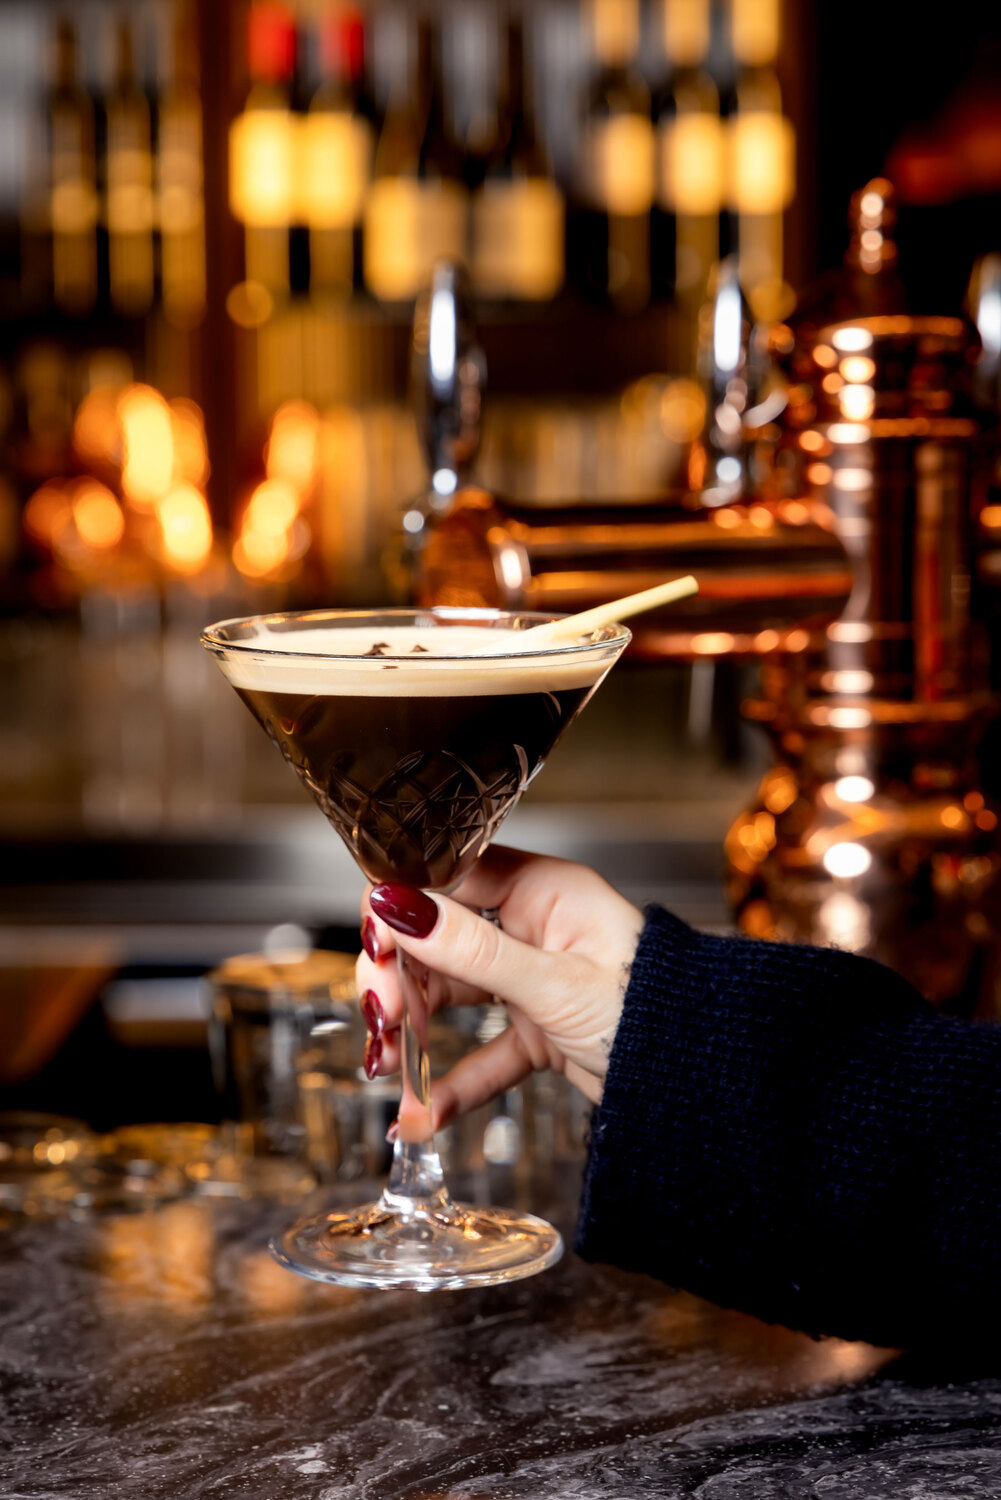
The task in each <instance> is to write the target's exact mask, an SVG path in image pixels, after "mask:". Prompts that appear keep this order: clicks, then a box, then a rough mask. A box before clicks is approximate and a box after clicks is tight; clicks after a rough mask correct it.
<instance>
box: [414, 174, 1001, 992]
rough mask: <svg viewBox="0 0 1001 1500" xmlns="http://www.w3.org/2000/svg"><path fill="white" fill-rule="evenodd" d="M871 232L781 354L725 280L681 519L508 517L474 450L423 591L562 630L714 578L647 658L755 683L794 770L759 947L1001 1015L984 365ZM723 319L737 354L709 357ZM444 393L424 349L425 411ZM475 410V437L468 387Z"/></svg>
mask: <svg viewBox="0 0 1001 1500" xmlns="http://www.w3.org/2000/svg"><path fill="white" fill-rule="evenodd" d="M851 218H852V240H851V245H850V248H849V251H848V254H847V256H846V264H845V268H844V270H843V272H842V273H841V274H840V275H839V276H838V277H837V278H835V279H834V280H833V281H832V282H829V284H828V285H827V286H826V287H822V288H821V290H820V292H819V294H818V295H815V296H814V297H813V299H812V300H811V301H810V302H808V303H805V304H803V305H801V308H800V310H799V312H798V313H797V315H796V316H795V317H794V318H793V319H790V321H789V322H788V323H787V324H783V325H780V326H777V327H773V328H771V329H768V330H765V331H764V334H763V333H762V330H755V331H754V332H753V334H752V332H751V330H750V328H749V326H748V324H747V319H746V309H745V308H744V305H743V302H742V299H741V298H740V295H739V287H736V284H735V280H734V278H733V273H732V271H730V270H729V268H728V267H727V266H726V265H725V264H724V266H723V267H722V268H721V270H720V276H719V280H718V283H717V288H716V295H715V298H714V301H713V303H712V304H711V305H710V307H709V308H708V309H707V310H706V313H705V319H706V336H705V337H704V339H703V344H702V348H703V367H702V376H703V381H704V384H705V387H706V390H707V393H708V396H709V409H708V416H707V423H706V431H705V433H704V435H703V439H702V440H701V442H700V443H698V444H696V445H695V447H694V449H693V452H692V454H691V457H690V463H689V473H690V478H691V480H692V481H693V483H692V485H691V486H690V488H689V489H688V490H687V491H686V492H685V493H683V494H679V495H678V496H677V497H676V498H675V499H673V500H672V501H671V503H669V504H664V505H655V506H640V505H629V504H623V505H621V506H615V507H605V508H594V507H590V506H579V505H577V506H575V505H572V504H571V505H568V506H566V507H553V506H547V507H545V508H544V509H541V508H538V507H530V506H524V505H517V504H513V503H510V502H506V501H501V500H499V499H497V498H496V497H494V496H492V495H489V494H488V493H486V492H485V491H484V490H482V489H480V488H478V487H476V486H475V484H473V483H472V482H471V481H470V478H469V473H468V465H469V464H470V463H471V461H472V454H473V453H474V452H475V443H473V444H472V447H470V443H469V431H468V426H467V427H466V428H464V430H463V442H462V444H461V446H462V450H463V456H464V467H462V468H460V467H459V466H458V465H457V464H455V463H454V462H452V461H450V460H449V459H448V457H447V455H446V456H444V457H443V454H442V452H441V451H431V450H430V448H429V459H430V462H431V472H432V473H433V474H434V473H438V472H439V471H440V470H441V469H442V467H443V466H446V467H448V466H451V468H452V470H453V472H455V484H454V486H453V487H452V489H451V493H450V494H449V496H448V497H447V499H445V498H444V497H441V496H439V497H437V499H435V498H432V501H431V503H430V504H429V505H428V506H427V507H426V510H425V511H424V514H425V515H426V516H427V518H428V523H429V524H427V525H426V526H425V527H423V528H422V529H421V534H420V536H419V538H418V543H417V545H416V546H415V549H414V561H415V568H414V592H415V593H416V596H417V598H418V599H419V600H420V601H422V602H428V603H430V602H433V603H454V604H458V603H463V604H475V603H479V604H483V605H500V606H503V607H505V608H517V607H526V608H536V609H553V610H562V609H576V608H581V607H583V606H584V605H585V604H586V603H593V602H597V601H598V600H599V599H607V598H609V597H615V595H616V594H620V593H625V592H628V591H630V590H631V589H634V588H636V589H638V588H642V587H644V586H645V584H646V583H648V582H649V583H652V582H654V581H656V580H657V579H659V578H662V577H664V576H665V575H668V574H670V573H671V572H674V571H692V572H695V573H696V574H697V576H698V577H699V579H700V584H701V592H700V595H699V597H698V599H697V600H693V601H686V604H685V605H683V606H681V611H683V613H682V612H679V611H677V610H675V611H672V612H671V613H670V615H665V616H664V617H663V618H662V619H657V618H656V617H654V618H653V619H651V620H647V621H645V622H643V624H642V628H641V629H640V630H639V631H638V632H637V640H636V648H637V650H638V651H639V652H640V653H641V654H644V655H648V656H651V657H658V658H661V659H664V658H668V659H675V660H694V659H696V658H698V657H699V656H704V654H706V653H708V654H713V655H717V656H719V655H743V656H753V657H757V658H759V659H760V662H761V692H760V694H759V696H758V697H757V698H755V699H754V700H753V701H752V702H751V703H749V704H747V705H746V712H747V713H748V715H749V716H750V717H751V718H752V719H754V720H755V721H757V722H758V723H760V724H761V725H762V726H763V728H764V729H765V730H766V731H767V733H768V735H769V736H770V738H771V742H772V746H773V750H774V753H775V757H776V758H775V764H774V765H773V766H772V768H771V769H770V770H769V771H768V772H767V773H766V775H765V777H764V779H763V781H762V783H761V785H760V787H759V789H758V793H757V796H756V799H755V801H754V803H753V805H752V806H751V807H750V808H749V809H748V810H747V812H745V813H744V814H742V815H741V816H740V817H739V818H738V819H737V821H736V823H735V824H734V825H733V827H732V828H731V830H730V832H729V834H728V836H727V839H726V856H727V864H728V869H729V880H728V889H729V896H730V899H731V901H732V904H733V907H734V910H735V912H736V915H737V920H738V922H739V925H740V927H741V928H742V930H743V931H745V932H747V933H749V934H753V935H756V936H762V937H771V938H779V939H784V940H790V941H797V942H815V943H821V944H835V945H837V946H840V947H845V948H850V949H853V950H855V951H858V952H863V953H867V954H870V955H871V956H874V957H876V958H879V959H881V960H882V961H884V962H886V963H888V964H889V965H890V966H891V967H893V968H894V969H896V970H897V971H898V972H900V973H901V974H903V975H905V977H907V978H908V979H910V980H911V981H912V983H914V984H915V985H916V986H917V988H918V989H919V990H921V991H922V992H923V993H924V994H925V995H926V996H927V997H928V998H929V999H931V1000H933V1001H935V1002H937V1003H948V1004H949V1005H951V1006H953V1007H955V1008H957V1009H959V1010H961V1011H963V1012H964V1013H967V1014H991V1013H993V1011H994V1009H995V998H994V990H995V984H996V980H997V968H998V954H999V944H998V939H997V938H996V936H995V931H996V930H997V929H996V926H995V924H994V922H993V921H992V920H991V919H990V917H989V915H988V909H989V903H990V901H991V899H992V897H993V894H994V889H993V888H994V886H995V883H996V880H997V874H998V870H999V867H1001V857H999V854H998V852H997V844H998V839H997V833H996V830H997V815H996V813H995V811H994V809H993V808H992V807H991V805H990V803H989V800H988V797H987V796H986V794H985V792H984V790H983V788H982V787H981V785H980V777H979V770H978V765H977V759H976V752H977V747H978V742H979V740H980V739H981V737H982V735H983V731H984V729H985V727H986V725H987V723H988V721H989V719H990V717H991V716H992V714H993V713H994V712H995V708H996V704H995V699H994V697H993V695H992V692H991V689H990V674H989V667H988V657H987V639H986V631H985V630H984V628H983V626H982V624H981V623H980V621H979V620H978V617H977V611H976V609H975V602H974V601H975V573H976V567H975V563H976V556H975V552H976V549H975V535H976V525H977V521H978V518H979V516H980V513H981V511H982V509H983V507H984V504H985V500H986V496H987V486H988V480H989V471H990V464H989V462H988V461H987V455H988V449H987V443H986V439H985V435H984V434H985V429H986V421H985V417H984V415H983V414H982V413H981V412H980V411H978V409H977V407H976V405H975V403H974V400H973V394H972V388H973V385H974V380H975V375H976V369H977V365H976V362H977V359H978V356H979V353H980V344H979V341H978V339H977V335H976V332H975V330H974V328H973V327H972V325H971V324H970V323H968V322H967V321H966V320H965V319H963V318H960V317H924V316H915V315H912V314H909V313H907V312H906V311H905V310H904V303H903V296H902V292H901V288H900V284H899V282H898V280H897V276H896V246H895V244H894V242H893V238H892V227H893V222H894V218H895V214H894V208H893V192H892V188H891V186H890V184H889V183H888V182H886V181H884V180H882V179H877V180H875V181H874V182H872V183H870V184H868V185H867V187H866V188H864V189H863V190H862V191H861V192H860V193H858V194H856V195H855V198H854V199H853V202H852V209H851ZM436 274H437V276H438V277H439V281H438V283H437V289H438V291H439V294H440V293H441V289H442V286H443V285H445V286H447V287H448V288H449V289H450V294H452V295H456V296H458V297H459V298H460V301H461V282H460V281H458V280H456V279H455V272H454V268H439V271H438V273H436ZM441 278H444V281H442V280H441ZM435 290H436V285H435V283H434V282H433V283H432V287H431V290H430V292H429V294H428V298H427V299H425V302H424V304H423V307H424V312H425V317H426V314H427V312H428V309H429V308H430V307H431V306H432V303H433V297H434V294H435ZM721 318H723V319H726V318H729V319H730V321H731V325H733V326H731V327H730V328H729V334H730V337H729V338H720V337H716V338H714V337H713V332H714V327H715V332H716V333H717V334H718V333H719V320H720V319H721ZM738 324H739V339H737V337H736V334H737V332H738V329H737V326H736V325H738ZM420 326H421V319H420V316H419V317H418V328H420ZM454 326H455V327H456V328H457V329H458V328H460V327H462V328H465V329H466V330H467V331H468V329H469V328H470V327H471V323H470V320H469V319H468V318H461V317H459V318H456V319H455V320H454ZM425 328H426V323H425ZM738 346H739V351H740V352H739V355H738V353H737V352H736V350H737V349H738ZM424 347H425V348H426V341H425V344H424ZM725 349H730V350H732V351H735V352H733V353H731V355H730V363H731V365H732V368H730V369H727V368H720V358H719V351H720V350H725ZM714 351H715V352H714ZM762 355H766V356H767V361H768V365H769V368H770V371H771V376H770V379H769V381H767V382H766V383H765V386H764V387H762V383H761V370H762V363H761V360H762ZM724 363H725V361H724ZM455 365H456V370H458V369H459V368H460V367H462V368H463V369H464V370H465V374H466V376H467V377H469V376H470V373H471V372H472V371H474V370H475V371H477V372H478V373H477V375H476V380H475V382H474V383H475V384H476V385H477V391H478V389H479V382H480V380H481V379H482V361H481V360H480V361H477V359H475V358H472V359H470V358H469V350H468V349H467V350H465V351H462V350H460V349H457V350H456V360H455ZM426 368H427V362H426V360H424V361H422V356H421V344H420V340H418V344H417V347H416V361H415V377H416V384H417V388H418V399H419V406H422V409H423V410H425V411H426V410H428V402H427V400H426V399H424V400H423V402H422V400H421V396H420V392H421V387H422V383H423V382H424V380H425V379H426V378H429V377H428V376H426V374H425V371H426ZM776 371H778V372H780V373H781V374H782V376H784V380H783V382H782V384H783V386H784V402H783V400H782V399H780V400H779V401H778V403H777V404H776V402H775V399H774V392H775V388H776V387H775V380H774V375H775V372H776ZM439 373H440V372H439ZM457 383H458V382H457ZM759 387H760V388H759ZM761 388H767V389H768V390H769V391H770V392H771V394H770V395H768V396H766V397H765V398H764V399H762V397H761ZM438 394H439V397H441V396H443V395H445V394H446V391H445V388H444V387H443V386H441V385H440V384H439V392H438ZM462 394H463V398H464V410H465V411H466V413H467V414H468V413H470V412H471V411H472V410H473V408H474V405H475V409H476V413H477V415H478V410H479V400H478V396H477V400H476V402H475V403H473V402H471V398H470V394H469V390H468V378H467V383H466V387H465V388H464V389H463V392H462ZM446 404H447V403H446ZM439 425H440V424H439ZM735 434H736V435H737V440H736V441H735V440H734V435H735ZM428 439H429V429H428V427H427V425H425V428H424V440H425V445H426V446H428ZM751 495H753V498H749V497H750V496H751Z"/></svg>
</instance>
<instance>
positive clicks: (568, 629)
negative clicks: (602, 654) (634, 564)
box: [525, 573, 699, 648]
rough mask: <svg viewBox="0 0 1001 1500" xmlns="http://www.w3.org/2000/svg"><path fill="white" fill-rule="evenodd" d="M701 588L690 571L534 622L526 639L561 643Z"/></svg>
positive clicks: (543, 642) (551, 644)
mask: <svg viewBox="0 0 1001 1500" xmlns="http://www.w3.org/2000/svg"><path fill="white" fill-rule="evenodd" d="M698 591H699V585H698V582H697V581H696V580H695V579H694V578H693V577H692V575H691V574H690V573H688V574H686V575H685V577H684V578H672V579H671V580H670V582H668V583H658V584H657V586H656V587H655V588H652V589H643V590H641V592H640V593H638V594H627V595H626V597H625V598H624V599H613V600H611V602H610V603H608V604H598V605H596V606H595V608H594V609H585V610H583V611H582V612H581V613H580V614H579V615H567V616H566V617H565V619H562V620H551V621H549V623H548V624H546V625H533V626H532V627H531V629H530V630H526V631H525V640H526V641H531V643H532V647H533V648H535V647H536V646H558V645H560V643H561V642H563V641H571V640H577V639H579V637H580V636H582V635H589V634H590V632H591V631H592V630H600V629H601V627H602V626H603V625H615V624H617V623H618V622H619V620H628V619H629V617H630V616H631V615H638V614H642V612H643V611H644V610H645V609H659V608H660V607H661V605H664V604H674V603H676V602H677V600H679V599H687V598H688V597H689V595H690V594H697V593H698Z"/></svg>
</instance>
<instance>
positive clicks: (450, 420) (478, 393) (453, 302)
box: [403, 260, 487, 568]
mask: <svg viewBox="0 0 1001 1500" xmlns="http://www.w3.org/2000/svg"><path fill="white" fill-rule="evenodd" d="M410 369H411V384H412V390H413V402H414V415H415V417H416V420H417V435H418V439H419V441H420V445H421V449H422V451H423V453H424V457H425V460H426V462H427V466H428V475H429V478H428V484H427V487H426V488H425V489H424V490H423V491H422V492H421V494H420V495H418V496H417V497H416V498H415V499H414V500H412V501H411V502H410V504H409V505H408V506H407V508H406V511H405V513H404V516H403V533H404V546H405V550H406V553H407V554H408V557H409V562H410V567H411V568H412V567H413V563H414V560H415V559H416V558H417V557H418V556H419V555H420V553H421V551H422V549H423V547H424V545H425V543H426V540H427V536H426V533H427V528H428V526H429V523H430V522H431V521H432V519H433V518H435V517H439V516H443V515H445V514H446V513H447V512H449V511H450V510H452V509H453V507H454V506H455V505H456V504H457V503H459V499H457V497H460V498H461V493H462V491H463V490H465V489H466V488H467V486H468V485H469V484H470V483H471V473H472V467H473V462H474V460H475V458H476V454H477V452H478V450H479V446H480V418H481V410H482V399H483V389H484V387H485V385H486V377H487V366H486V359H485V357H484V354H483V350H482V348H481V347H480V344H479V340H478V337H477V331H476V321H475V318H474V316H473V310H472V302H471V298H470V293H469V282H468V278H467V276H466V273H465V271H464V269H463V267H462V266H461V265H460V264H459V263H458V262H457V261H451V260H439V261H437V262H436V263H435V265H434V266H433V268H432V271H431V275H430V279H429V281H428V283H427V285H426V286H425V287H424V289H423V290H422V292H421V294H420V296H419V297H418V299H417V303H416V307H415V309H414V326H413V340H412V343H411V365H410ZM477 493H480V492H479V491H478V492H477Z"/></svg>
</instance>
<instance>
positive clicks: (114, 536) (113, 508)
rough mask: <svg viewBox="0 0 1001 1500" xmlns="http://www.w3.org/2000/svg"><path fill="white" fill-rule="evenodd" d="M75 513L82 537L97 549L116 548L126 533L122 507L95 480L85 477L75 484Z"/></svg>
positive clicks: (76, 525)
mask: <svg viewBox="0 0 1001 1500" xmlns="http://www.w3.org/2000/svg"><path fill="white" fill-rule="evenodd" d="M72 516H73V524H74V525H75V527H76V530H77V535H78V536H79V538H80V540H81V541H82V542H84V543H86V545H87V546H88V547H92V548H94V549H95V551H106V550H107V549H108V548H111V547H116V546H117V545H118V543H119V542H120V541H121V539H122V537H123V536H124V534H125V517H124V516H123V514H122V508H121V506H120V505H119V503H118V501H117V500H116V499H115V497H114V495H113V494H112V493H111V491H110V490H109V489H108V488H107V486H106V485H103V484H99V483H98V481H97V480H96V479H82V480H81V481H80V483H79V484H78V485H77V486H76V490H75V493H74V495H73V502H72Z"/></svg>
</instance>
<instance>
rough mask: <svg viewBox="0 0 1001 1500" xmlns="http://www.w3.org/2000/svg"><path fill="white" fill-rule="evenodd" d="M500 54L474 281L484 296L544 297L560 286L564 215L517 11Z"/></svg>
mask: <svg viewBox="0 0 1001 1500" xmlns="http://www.w3.org/2000/svg"><path fill="white" fill-rule="evenodd" d="M506 56H507V81H506V88H505V89H504V90H503V94H502V103H501V107H500V109H499V110H498V132H497V140H496V143H495V146H494V150H493V151H492V153H491V154H490V156H489V157H488V159H487V163H486V171H485V173H484V178H483V182H482V183H481V184H480V186H479V187H478V189H477V192H476V194H475V197H474V199H473V213H472V252H471V261H472V274H473V286H474V289H475V291H476V292H477V293H478V294H479V295H480V296H483V297H492V298H498V299H507V298H510V299H512V300H516V301H526V302H542V301H548V300H550V299H551V298H553V297H555V296H556V294H557V293H558V292H559V290H560V288H561V286H562V285H563V277H564V266H565V246H564V239H565V227H564V220H565V214H564V205H563V194H562V193H561V192H560V190H559V188H558V187H557V185H556V183H555V182H553V180H552V178H551V177H550V176H549V173H548V170H547V162H546V159H545V154H544V152H543V150H542V148H541V146H540V144H539V140H538V137H537V135H536V131H535V122H534V111H533V109H532V100H531V92H530V89H528V88H527V87H526V79H525V58H524V30H523V23H522V18H521V16H519V15H517V14H511V15H510V17H509V20H508V24H507V49H506Z"/></svg>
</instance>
